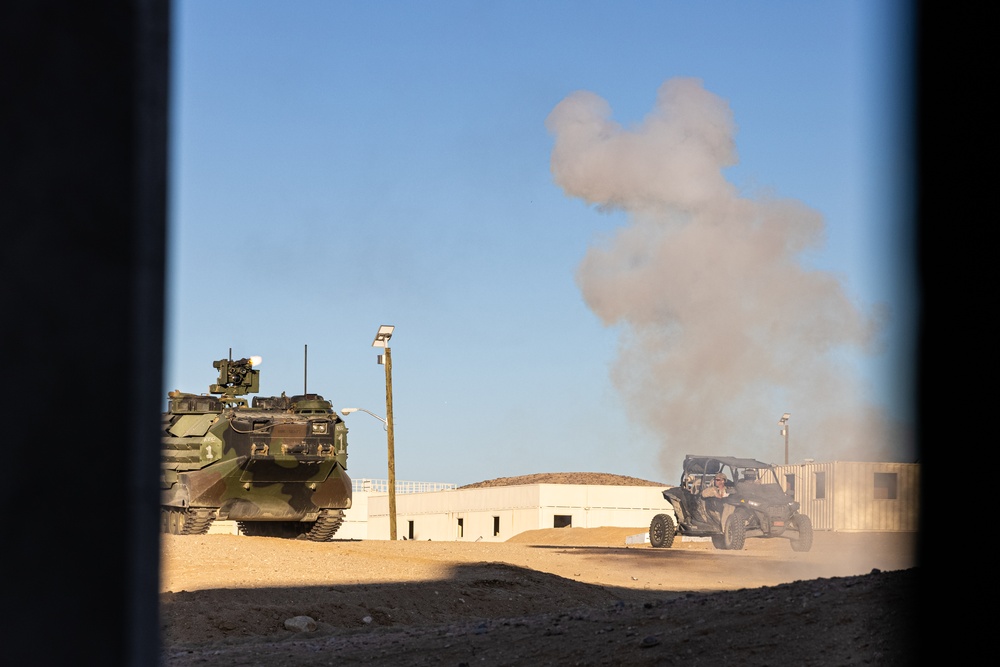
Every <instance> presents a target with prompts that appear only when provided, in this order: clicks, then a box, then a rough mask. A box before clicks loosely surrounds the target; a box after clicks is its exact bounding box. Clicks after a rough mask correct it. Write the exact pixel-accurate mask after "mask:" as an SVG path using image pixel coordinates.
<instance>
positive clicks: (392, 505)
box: [385, 345, 396, 541]
mask: <svg viewBox="0 0 1000 667" xmlns="http://www.w3.org/2000/svg"><path fill="white" fill-rule="evenodd" d="M385 429H386V432H387V433H388V437H387V438H386V440H387V441H388V446H389V539H390V540H393V541H395V540H396V451H395V443H394V442H393V439H392V350H390V349H389V346H388V345H386V346H385Z"/></svg>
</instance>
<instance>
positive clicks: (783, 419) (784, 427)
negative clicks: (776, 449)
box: [778, 412, 792, 465]
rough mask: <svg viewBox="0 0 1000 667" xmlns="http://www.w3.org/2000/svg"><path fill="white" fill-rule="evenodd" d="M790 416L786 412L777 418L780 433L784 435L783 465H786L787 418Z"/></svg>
mask: <svg viewBox="0 0 1000 667" xmlns="http://www.w3.org/2000/svg"><path fill="white" fill-rule="evenodd" d="M791 416H792V415H790V414H788V413H787V412H786V413H785V414H783V415H781V419H779V420H778V424H780V425H781V435H783V436H785V465H788V418H789V417H791Z"/></svg>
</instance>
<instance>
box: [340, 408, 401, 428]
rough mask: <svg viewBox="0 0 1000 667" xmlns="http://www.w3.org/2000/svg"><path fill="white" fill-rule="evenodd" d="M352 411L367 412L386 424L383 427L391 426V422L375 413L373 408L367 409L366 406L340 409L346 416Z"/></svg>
mask: <svg viewBox="0 0 1000 667" xmlns="http://www.w3.org/2000/svg"><path fill="white" fill-rule="evenodd" d="M352 412H367V413H368V414H370V415H371V416H372V417H374V418H375V419H377V420H379V421H380V422H382V424H383V425H384V426H383V428H385V429H388V428H389V422H387V421H386V420H385V418H384V417H379V416H378V415H377V414H375V413H374V412H372V411H371V410H365V409H364V408H344V409H343V410H341V411H340V414H342V415H344V416H345V417H346V416H347V415H349V414H351V413H352Z"/></svg>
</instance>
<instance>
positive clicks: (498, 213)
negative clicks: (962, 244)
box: [164, 0, 917, 485]
mask: <svg viewBox="0 0 1000 667" xmlns="http://www.w3.org/2000/svg"><path fill="white" fill-rule="evenodd" d="M173 8H174V17H173V21H174V27H173V44H174V45H173V65H172V91H171V96H172V99H171V121H170V123H171V125H170V133H171V166H170V200H169V245H168V294H167V303H168V311H167V330H166V334H167V338H166V343H167V358H166V369H165V377H166V385H167V386H166V387H165V388H164V391H165V392H166V391H167V390H169V389H180V390H182V391H192V392H207V391H208V386H209V385H210V384H211V383H213V382H214V381H215V370H214V369H213V368H212V361H214V360H216V359H221V358H224V357H225V356H227V355H228V354H229V351H230V349H232V354H233V356H234V357H237V358H239V357H248V356H251V355H260V356H261V357H262V358H263V363H262V364H261V366H260V370H261V385H262V386H261V393H262V394H263V395H274V394H280V393H281V392H282V391H286V392H287V393H289V394H295V393H301V392H302V391H303V390H304V389H307V390H308V391H310V392H316V393H320V394H322V395H324V396H325V397H326V398H329V399H331V400H332V401H333V403H334V405H335V406H337V407H338V408H342V407H361V408H366V409H368V410H371V411H372V412H375V413H377V414H379V415H383V416H384V415H385V375H384V369H383V367H382V366H379V365H378V364H377V362H376V355H377V354H378V353H379V352H380V350H377V349H374V348H372V347H371V342H372V340H373V338H374V335H375V332H376V330H377V329H378V327H379V325H382V324H391V325H394V326H395V327H396V329H395V333H394V335H393V338H392V340H391V343H390V345H391V349H392V359H393V377H392V384H393V408H394V417H395V418H394V426H395V428H394V433H395V457H396V477H397V479H399V480H416V481H438V482H454V483H456V484H459V485H461V484H466V483H472V482H477V481H481V480H485V479H492V478H495V477H502V476H514V475H523V474H531V473H538V472H563V471H606V472H612V473H617V474H622V475H632V476H636V477H642V478H644V479H652V480H657V481H664V482H668V483H676V481H677V479H676V478H677V476H678V475H679V472H680V461H681V459H682V458H683V456H684V454H687V453H706V454H712V453H715V454H731V455H746V456H755V457H757V458H762V459H765V460H768V461H772V462H775V463H781V462H783V456H784V440H783V438H782V436H781V435H780V433H779V431H780V427H779V426H778V424H777V420H778V418H779V417H780V416H781V414H782V413H783V412H790V413H791V414H792V418H791V421H790V431H789V439H790V451H791V455H790V460H791V462H796V461H800V460H802V459H803V458H814V459H816V460H835V459H838V460H875V459H890V460H900V461H911V460H914V459H915V458H916V456H917V454H916V452H915V450H914V449H913V446H912V444H911V442H910V439H909V438H908V437H907V435H906V434H907V433H908V429H909V428H911V426H910V425H911V421H912V414H911V405H910V400H909V399H910V392H911V391H912V384H913V369H912V368H911V365H910V361H911V359H910V357H911V355H912V353H913V345H914V340H913V329H914V326H915V316H916V311H915V308H916V297H915V294H914V289H915V286H914V283H913V275H912V270H913V269H912V266H911V264H910V260H911V248H910V244H911V242H912V233H913V229H912V221H911V216H912V210H911V208H910V206H911V197H910V192H909V191H908V189H907V188H908V186H909V182H908V179H909V178H910V176H911V170H912V168H913V159H912V156H911V154H910V147H909V146H908V145H907V144H906V141H905V140H906V138H907V132H908V126H907V123H908V122H909V121H910V118H911V111H910V109H909V102H908V97H907V96H908V95H909V92H910V91H909V89H908V85H907V83H908V79H907V77H908V75H909V72H908V68H909V64H910V63H909V52H908V48H909V47H908V44H907V39H908V38H909V36H910V31H909V16H908V15H907V13H906V8H907V4H906V3H903V2H889V1H876V2H870V1H868V2H865V1H860V0H859V1H838V2H812V3H802V2H781V1H777V2H768V3H745V2H736V1H732V2H702V3H690V2H669V1H666V2H617V3H609V2H568V1H567V2H507V3H471V2H457V1H451V2H433V1H432V2H419V3H417V2H371V3H363V2H319V1H316V2H313V1H300V2H295V3H283V2H276V1H272V2H263V1H248V0H241V1H239V2H236V1H234V0H233V1H221V0H214V1H211V2H190V1H188V0H179V1H177V2H175V3H174V5H173ZM678 137H680V139H678ZM685 137H687V138H690V139H692V140H691V141H685V140H684V139H683V138H685ZM557 163H558V165H559V166H558V168H557V167H556V165H557ZM702 190H704V191H705V192H706V193H707V194H705V193H703V194H704V196H702V195H697V197H696V196H695V193H699V192H702ZM769 249H772V250H774V252H773V253H772V252H769ZM779 294H780V295H781V297H780V298H781V301H780V302H779V301H775V300H774V299H773V298H772V297H774V298H777V296H778V295H779ZM306 348H308V356H307V357H306ZM306 362H308V363H306ZM346 421H347V424H348V426H349V428H350V434H349V442H350V447H349V452H350V458H349V472H350V474H351V475H352V476H353V477H375V478H384V477H385V476H386V438H385V432H384V430H383V428H382V425H381V423H380V422H378V421H377V420H375V419H373V418H371V417H369V416H368V415H365V414H363V413H358V414H353V415H351V416H349V417H347V418H346Z"/></svg>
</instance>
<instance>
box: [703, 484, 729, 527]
mask: <svg viewBox="0 0 1000 667" xmlns="http://www.w3.org/2000/svg"><path fill="white" fill-rule="evenodd" d="M728 495H729V489H728V488H727V487H726V475H725V473H722V472H720V473H717V474H716V475H715V479H713V480H712V486H710V487H708V488H707V489H705V490H703V491H702V492H701V497H702V498H704V499H705V509H706V510H708V513H709V515H710V516H714V517H715V520H716V521H719V522H721V521H722V499H723V498H725V497H726V496H728Z"/></svg>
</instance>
